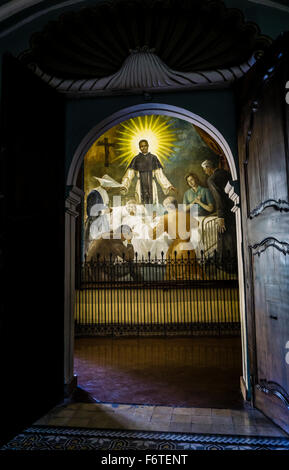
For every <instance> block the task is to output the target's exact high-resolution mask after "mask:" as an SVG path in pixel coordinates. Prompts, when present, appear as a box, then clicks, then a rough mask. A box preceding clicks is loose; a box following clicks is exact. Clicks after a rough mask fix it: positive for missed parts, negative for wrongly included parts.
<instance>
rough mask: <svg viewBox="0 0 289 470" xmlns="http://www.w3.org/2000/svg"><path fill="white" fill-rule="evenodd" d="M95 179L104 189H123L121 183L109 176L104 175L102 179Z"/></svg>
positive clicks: (96, 177)
mask: <svg viewBox="0 0 289 470" xmlns="http://www.w3.org/2000/svg"><path fill="white" fill-rule="evenodd" d="M94 178H95V179H96V180H98V181H99V183H100V184H101V186H102V187H103V188H121V187H122V184H121V183H118V182H117V181H115V180H114V179H113V178H111V176H109V175H103V177H102V178H99V177H98V176H94Z"/></svg>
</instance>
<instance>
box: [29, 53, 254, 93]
mask: <svg viewBox="0 0 289 470" xmlns="http://www.w3.org/2000/svg"><path fill="white" fill-rule="evenodd" d="M254 63H255V59H254V58H253V57H252V58H251V59H250V60H249V61H248V62H246V63H244V64H242V65H240V66H236V67H231V68H228V69H221V70H215V71H204V72H178V71H175V70H172V69H170V68H169V67H168V66H167V65H166V64H165V63H164V62H163V61H162V60H161V59H160V58H159V57H158V56H157V55H156V54H154V53H152V52H150V51H144V50H142V51H137V52H135V51H134V52H131V54H130V55H129V57H128V58H127V59H126V60H125V61H124V64H123V65H122V67H121V68H120V70H119V71H118V72H116V73H115V74H112V75H109V76H108V77H104V78H100V79H95V78H91V79H81V80H73V79H72V80H71V79H66V80H65V79H61V78H57V77H54V76H52V75H49V74H46V73H45V72H43V71H42V70H41V69H40V68H39V67H38V66H37V64H30V65H29V67H30V68H31V69H32V70H33V71H34V72H35V73H36V75H38V76H39V77H40V78H41V79H42V80H43V81H45V82H46V83H48V84H49V85H50V86H51V87H53V88H55V89H57V90H58V91H59V92H61V93H65V94H66V95H68V96H70V95H79V96H87V95H89V96H98V95H111V94H116V93H138V92H139V93H144V92H150V93H153V92H158V93H159V92H161V91H164V92H165V91H171V90H181V89H186V90H187V89H196V88H197V89H204V88H205V89H207V88H217V87H222V88H225V87H228V86H229V85H230V84H231V83H232V82H233V81H235V80H237V79H238V78H240V77H241V76H243V75H244V73H246V72H247V71H248V70H249V69H250V67H251V66H252V65H253V64H254Z"/></svg>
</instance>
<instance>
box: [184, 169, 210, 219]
mask: <svg viewBox="0 0 289 470" xmlns="http://www.w3.org/2000/svg"><path fill="white" fill-rule="evenodd" d="M185 180H186V181H187V184H188V186H189V188H190V189H188V190H187V191H186V192H185V194H184V198H183V204H185V205H186V208H187V211H190V210H191V208H192V207H194V208H196V209H197V214H196V215H197V216H200V217H203V216H206V215H209V214H210V213H212V212H213V211H214V198H213V196H212V194H211V191H210V190H209V189H208V188H204V187H202V186H200V182H199V178H198V177H197V175H195V174H194V173H189V174H188V175H186V176H185Z"/></svg>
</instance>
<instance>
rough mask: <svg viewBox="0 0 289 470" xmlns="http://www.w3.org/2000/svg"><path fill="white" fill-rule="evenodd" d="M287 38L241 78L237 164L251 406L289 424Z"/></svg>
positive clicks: (285, 36)
mask: <svg viewBox="0 0 289 470" xmlns="http://www.w3.org/2000/svg"><path fill="white" fill-rule="evenodd" d="M288 51H289V39H288V35H287V34H285V35H283V36H282V37H280V38H279V39H278V40H277V41H276V42H275V43H274V44H273V45H272V47H271V49H270V50H269V51H268V53H267V54H266V56H265V57H264V58H263V59H262V60H261V61H260V63H259V64H258V65H257V66H255V67H254V69H252V70H251V71H250V72H249V73H248V74H247V75H246V76H245V77H244V78H243V79H242V81H241V82H240V83H239V84H238V86H237V88H236V96H237V100H238V103H239V137H238V146H239V164H240V180H241V208H242V225H243V250H244V260H245V286H246V287H245V288H246V307H247V321H248V341H249V357H250V373H251V384H252V392H253V403H254V405H255V406H256V407H257V408H258V409H260V410H261V411H263V412H264V414H266V415H267V416H268V417H269V418H271V419H272V420H273V421H274V422H276V423H277V424H278V425H280V426H281V427H282V428H283V429H284V430H286V431H287V432H288V431H289V363H288V362H289V361H286V356H287V359H288V355H287V353H288V345H289V343H288V341H289V257H288V254H289V212H288V211H289V195H288V175H289V172H288V130H289V127H288V126H289V120H288V116H289V114H288V105H287V104H286V101H285V95H286V89H285V85H286V82H287V81H288V80H289V74H288V70H289V59H288Z"/></svg>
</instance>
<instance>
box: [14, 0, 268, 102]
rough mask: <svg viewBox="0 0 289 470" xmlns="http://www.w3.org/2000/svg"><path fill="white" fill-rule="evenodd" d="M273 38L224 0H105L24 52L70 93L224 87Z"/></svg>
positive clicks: (48, 29) (65, 18)
mask: <svg viewBox="0 0 289 470" xmlns="http://www.w3.org/2000/svg"><path fill="white" fill-rule="evenodd" d="M270 44H271V39H270V38H268V37H266V36H262V35H261V34H260V31H259V28H258V26H257V25H256V24H253V23H247V22H245V20H244V17H243V14H242V12H241V11H239V10H236V9H229V8H226V6H225V5H224V3H223V2H222V1H221V0H195V1H194V2H192V1H191V0H182V2H181V3H180V2H179V0H133V1H132V0H110V1H109V0H106V1H103V2H100V3H99V4H97V5H95V6H94V7H91V8H84V9H82V10H79V11H76V12H68V13H65V14H63V15H62V16H61V17H60V18H59V20H58V21H51V22H49V23H48V24H47V25H46V26H45V27H44V29H43V31H41V32H39V33H35V34H33V35H32V37H31V40H30V50H29V51H26V52H25V53H23V54H22V55H21V57H20V59H21V60H22V61H23V62H24V63H26V65H28V66H29V67H30V68H32V69H33V70H34V71H35V73H36V74H37V75H39V76H40V77H41V78H42V79H43V80H44V81H46V82H47V83H49V84H50V85H51V86H53V87H54V88H57V89H58V90H59V91H61V92H63V93H68V94H72V93H73V94H75V93H77V94H81V95H87V94H104V93H106V94H108V93H109V94H111V93H116V92H124V91H125V92H129V91H130V92H132V91H133V92H135V91H141V92H143V91H156V90H158V91H162V90H163V91H167V90H174V89H180V88H186V89H188V88H196V87H197V88H211V87H227V86H229V85H230V84H231V83H232V82H233V81H234V80H236V79H238V78H240V77H241V76H242V75H243V74H244V73H246V72H247V71H248V70H249V68H250V67H251V66H252V65H253V64H254V63H255V59H256V57H260V56H261V55H262V54H263V53H264V51H265V50H266V49H267V48H268V46H269V45H270Z"/></svg>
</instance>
